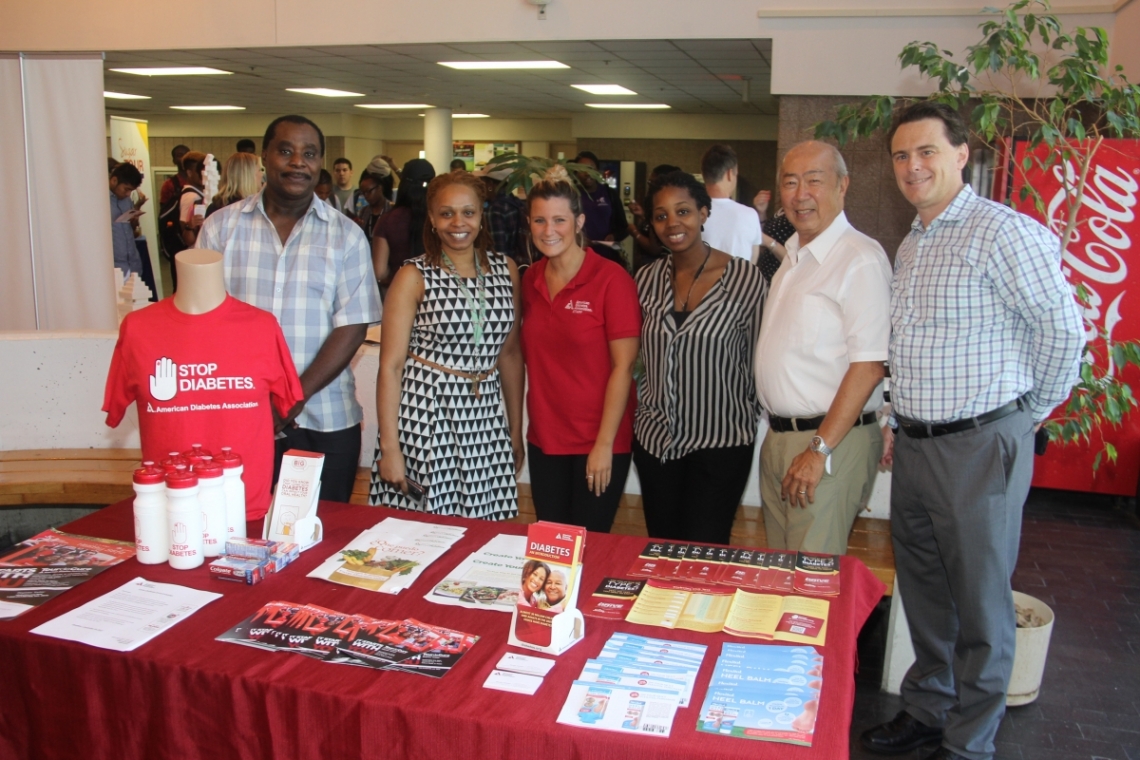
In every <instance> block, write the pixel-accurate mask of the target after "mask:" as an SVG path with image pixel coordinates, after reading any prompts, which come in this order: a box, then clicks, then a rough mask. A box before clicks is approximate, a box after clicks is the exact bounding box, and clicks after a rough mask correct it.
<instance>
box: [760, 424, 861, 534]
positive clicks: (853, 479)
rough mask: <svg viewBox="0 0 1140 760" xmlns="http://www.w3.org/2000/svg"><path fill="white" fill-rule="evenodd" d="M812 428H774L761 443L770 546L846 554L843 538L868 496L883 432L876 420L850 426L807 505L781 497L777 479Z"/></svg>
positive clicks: (807, 440)
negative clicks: (813, 499) (783, 430)
mask: <svg viewBox="0 0 1140 760" xmlns="http://www.w3.org/2000/svg"><path fill="white" fill-rule="evenodd" d="M815 434H816V431H814V430H806V431H802V432H795V431H793V432H789V433H776V432H774V431H771V430H769V431H768V435H767V436H766V437H765V438H764V445H763V446H761V448H760V498H761V499H762V500H763V502H764V529H765V530H766V531H767V533H768V547H769V548H772V549H790V550H792V551H806V552H820V553H822V554H846V553H847V537H848V535H849V534H850V533H851V526H852V525H853V524H854V522H855V518H856V517H858V516H859V511H860V510H861V509H862V508H863V506H864V505H866V503H867V499H868V498H870V496H871V487H872V486H873V485H874V483H875V473H876V472H877V471H878V466H879V459H880V458H882V456H883V433H882V431H881V430H880V429H879V426H878V425H875V424H871V425H857V426H855V427H853V428H851V430H850V432H848V433H847V435H846V436H845V437H844V439H843V441H842V442H841V443H840V444H839V445H838V446H837V447H836V448H835V451H833V452H832V454H831V473H830V474H828V473H827V472H824V474H823V479H822V480H821V481H820V482H819V485H818V486H816V488H815V502H814V503H812V504H809V505H808V506H807V508H806V509H801V508H800V507H793V506H791V504H790V502H787V501H783V500H782V499H781V498H780V483H781V482H782V481H783V479H784V475H785V474H786V473H787V472H788V467H790V466H791V464H792V460H793V459H795V458H796V457H797V456H799V455H800V454H801V453H803V452H804V451H805V450H807V447H808V444H809V443H811V439H812V437H813V436H815Z"/></svg>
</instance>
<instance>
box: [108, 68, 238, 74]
mask: <svg viewBox="0 0 1140 760" xmlns="http://www.w3.org/2000/svg"><path fill="white" fill-rule="evenodd" d="M111 71H117V72H118V73H120V74H136V75H138V76H141V77H187V76H211V75H214V74H232V73H233V72H232V71H222V70H221V69H212V68H210V67H209V66H165V67H161V66H160V67H155V68H146V69H111Z"/></svg>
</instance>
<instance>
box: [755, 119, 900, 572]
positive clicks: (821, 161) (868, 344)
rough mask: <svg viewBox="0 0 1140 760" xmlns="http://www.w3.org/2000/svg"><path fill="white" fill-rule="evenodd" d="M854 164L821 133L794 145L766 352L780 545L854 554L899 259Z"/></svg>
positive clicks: (877, 451) (769, 501) (772, 516)
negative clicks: (850, 543) (880, 229)
mask: <svg viewBox="0 0 1140 760" xmlns="http://www.w3.org/2000/svg"><path fill="white" fill-rule="evenodd" d="M848 182H849V180H848V176H847V167H846V165H845V164H844V161H843V156H841V155H840V153H839V151H838V150H836V149H835V148H834V147H832V146H830V145H827V144H825V143H820V142H814V141H813V142H806V143H801V144H799V145H797V146H795V147H794V148H792V149H791V150H790V151H789V152H788V154H787V156H785V157H784V161H783V163H782V164H781V167H780V198H781V202H782V204H783V207H784V210H785V213H786V214H787V217H788V219H789V220H790V221H791V223H792V225H793V226H794V227H795V228H796V234H795V235H793V236H792V237H791V238H790V239H789V240H788V241H787V243H786V244H785V246H786V248H787V250H788V254H787V256H786V257H785V259H784V262H783V264H782V265H781V266H780V269H779V271H777V272H776V275H775V277H773V278H772V287H771V291H770V292H769V294H768V301H767V304H766V305H765V307H764V319H763V322H762V324H761V328H760V338H759V343H758V345H757V349H756V390H757V393H758V395H759V397H760V401H761V403H762V404H763V405H764V408H765V409H766V410H767V411H768V415H769V423H770V425H771V430H770V431H769V433H768V436H767V437H766V438H765V439H764V444H763V446H762V447H761V449H760V495H761V498H762V500H763V502H764V526H765V528H766V530H767V534H768V546H770V547H772V548H778V549H791V550H797V551H813V552H824V553H828V554H843V553H845V552H846V551H847V536H848V533H849V532H850V531H851V525H852V524H853V523H854V521H855V517H856V516H857V515H858V513H859V509H860V507H861V506H862V505H863V504H865V503H866V501H867V498H868V497H869V495H870V491H871V486H872V484H873V482H874V477H875V471H876V468H877V464H878V461H879V458H880V457H881V456H882V449H883V437H882V433H881V432H880V430H879V425H878V422H877V419H876V414H875V412H876V410H877V409H878V408H879V407H881V406H882V404H883V391H882V380H883V376H884V366H883V365H884V362H885V361H886V359H887V346H888V341H889V338H890V294H891V286H890V282H891V268H890V264H889V263H888V261H887V256H886V254H885V253H884V252H883V248H882V246H881V245H879V244H878V243H877V242H875V241H874V240H872V239H871V238H869V237H867V236H866V235H864V234H862V233H861V232H858V231H857V230H856V229H855V228H854V227H852V226H851V224H850V223H849V222H848V221H847V216H846V215H845V214H844V213H843V201H844V197H845V196H846V193H847V186H848Z"/></svg>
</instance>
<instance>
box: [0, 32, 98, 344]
mask: <svg viewBox="0 0 1140 760" xmlns="http://www.w3.org/2000/svg"><path fill="white" fill-rule="evenodd" d="M0 72H3V73H2V74H0V77H2V78H3V79H2V92H3V95H0V103H2V106H0V110H2V111H3V114H2V115H0V172H3V173H2V174H0V182H2V183H3V184H0V187H4V188H5V192H4V193H2V194H0V235H2V236H3V237H0V241H2V243H3V245H4V250H3V251H2V252H0V257H2V258H0V261H2V262H3V263H2V264H0V266H2V268H3V269H2V272H3V275H4V276H3V285H2V286H0V287H2V288H3V295H4V298H0V301H9V300H11V301H14V302H16V303H17V305H16V306H8V305H7V304H5V305H3V306H0V320H3V321H0V329H40V330H84V329H86V330H113V329H115V328H116V325H117V320H116V313H115V293H114V275H113V273H112V267H113V256H112V252H111V216H110V208H109V206H108V190H107V155H106V154H107V147H106V121H105V118H106V117H105V115H104V110H103V62H102V56H100V55H62V54H55V55H53V54H34V55H33V54H23V55H21V56H18V57H17V58H15V59H12V58H5V59H3V60H2V61H0ZM13 93H15V97H14V98H13V95H12V94H13ZM13 166H14V167H17V168H18V171H14V170H13V168H12V167H13ZM9 175H11V176H9ZM29 211H30V212H29ZM29 303H30V304H32V313H31V319H29V318H28V304H29Z"/></svg>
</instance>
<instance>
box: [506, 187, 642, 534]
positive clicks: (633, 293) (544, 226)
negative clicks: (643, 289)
mask: <svg viewBox="0 0 1140 760" xmlns="http://www.w3.org/2000/svg"><path fill="white" fill-rule="evenodd" d="M527 215H528V217H529V220H530V235H531V239H532V240H533V242H534V246H535V248H537V249H538V250H539V251H540V252H541V253H542V254H543V256H544V257H545V258H543V259H541V260H540V261H538V262H537V263H535V264H534V265H533V266H531V267H530V268H529V269H528V270H527V272H526V275H525V276H524V277H523V286H522V309H523V324H522V348H523V358H524V360H525V361H526V368H527V396H526V404H527V412H528V414H529V416H530V427H529V429H528V430H527V449H528V453H529V460H530V482H531V493H532V494H533V497H534V509H535V512H536V513H537V515H538V519H540V520H552V521H554V522H561V523H568V524H571V525H581V526H584V527H585V528H587V529H588V530H595V531H602V532H607V531H609V529H610V526H611V525H612V524H613V520H614V513H615V512H617V507H618V502H620V501H621V495H622V491H623V490H624V488H625V479H626V476H627V475H628V474H629V465H630V457H631V454H630V452H631V450H632V441H633V407H634V400H633V364H634V362H635V361H636V359H637V351H638V347H639V344H640V335H641V306H640V305H639V304H638V301H637V288H636V286H635V285H634V282H633V279H632V278H631V277H630V276H629V274H628V273H627V272H626V271H625V270H624V269H622V267H620V266H619V265H617V264H615V263H613V262H612V261H607V260H606V259H604V258H602V257H601V256H599V255H598V254H596V253H594V252H593V251H592V250H588V249H583V248H582V246H581V244H580V243H579V239H580V235H581V232H582V225H583V224H584V223H585V221H586V217H585V215H583V213H582V204H581V201H580V199H579V197H578V192H577V191H576V190H575V189H574V187H573V186H572V185H571V184H570V182H569V178H568V177H567V178H558V179H553V178H548V179H546V180H543V181H542V182H539V183H538V184H536V185H535V186H534V188H533V189H532V190H531V191H530V194H529V195H528V196H527Z"/></svg>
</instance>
